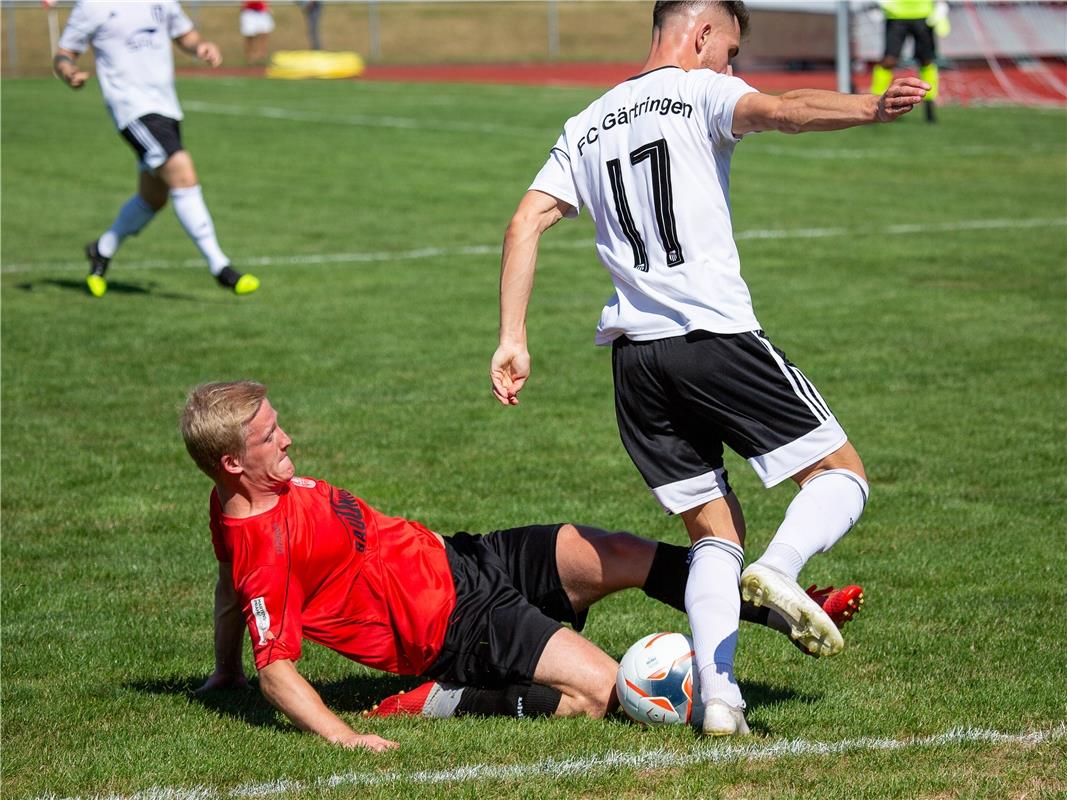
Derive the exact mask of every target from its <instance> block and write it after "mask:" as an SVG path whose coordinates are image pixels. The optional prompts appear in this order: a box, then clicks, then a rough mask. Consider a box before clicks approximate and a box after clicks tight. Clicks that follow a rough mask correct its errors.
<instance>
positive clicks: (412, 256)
mask: <svg viewBox="0 0 1067 800" xmlns="http://www.w3.org/2000/svg"><path fill="white" fill-rule="evenodd" d="M1065 226H1067V217H1050V218H1045V219H1040V218H1039V219H1025V218H1023V219H965V220H956V221H954V222H930V223H914V224H911V223H901V224H897V225H883V226H881V227H864V228H778V229H774V228H771V229H762V230H761V229H759V228H756V229H753V230H748V231H738V232H737V233H736V234H734V238H735V239H737V240H738V241H746V240H749V239H826V238H833V237H845V236H883V235H889V236H892V235H900V234H910V233H953V232H964V231H984V230H1004V229H1007V230H1022V229H1026V228H1055V227H1065ZM580 248H587V249H588V250H589V251H590V252H592V251H593V243H592V242H590V241H577V242H553V241H551V239H550V240H549V241H545V242H542V244H541V249H543V250H574V249H580ZM499 253H500V245H499V244H476V245H466V246H460V247H419V248H416V249H414V250H395V251H380V252H369V253H320V254H308V255H299V256H253V257H249V258H241V259H238V260H237V262H236V263H237V265H238V266H239V267H278V266H309V265H316V264H365V263H369V262H375V261H416V260H420V259H424V258H440V257H442V256H484V255H499ZM194 267H195V268H197V269H204V262H203V261H201V260H200V259H195V258H190V259H185V260H183V261H130V262H125V261H123V262H122V264H121V268H122V270H123V271H125V270H127V269H135V270H144V269H189V268H194ZM84 268H85V261H84V260H79V261H39V262H34V261H27V262H22V263H15V264H4V265H3V266H0V272H2V273H4V274H18V273H27V272H48V271H56V270H72V269H78V270H81V269H84Z"/></svg>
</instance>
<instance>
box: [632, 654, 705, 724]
mask: <svg viewBox="0 0 1067 800" xmlns="http://www.w3.org/2000/svg"><path fill="white" fill-rule="evenodd" d="M697 679H698V673H697V671H696V670H695V669H694V666H693V640H692V639H690V638H689V637H688V636H685V635H684V634H681V633H653V634H650V635H648V636H646V637H645V638H644V639H640V640H638V641H637V642H635V643H634V645H633V646H632V647H631V648H630V649H629V650H627V651H626V655H624V656H623V657H622V661H621V662H620V663H619V671H618V673H617V674H616V676H615V687H616V688H617V689H618V692H619V702H620V704H621V705H622V708H623V711H625V712H626V714H627V716H629V717H630V719H632V720H634V721H635V722H641V723H644V724H646V725H678V724H680V725H688V724H690V723H691V722H693V706H694V702H693V698H694V697H697V698H699V692H700V687H699V686H698V684H697ZM698 704H699V703H698Z"/></svg>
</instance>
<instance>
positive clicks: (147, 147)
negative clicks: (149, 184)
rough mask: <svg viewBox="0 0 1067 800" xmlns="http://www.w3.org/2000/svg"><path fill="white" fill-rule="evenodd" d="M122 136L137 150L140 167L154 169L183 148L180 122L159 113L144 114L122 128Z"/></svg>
mask: <svg viewBox="0 0 1067 800" xmlns="http://www.w3.org/2000/svg"><path fill="white" fill-rule="evenodd" d="M121 133H122V138H123V139H125V140H126V141H127V142H129V143H130V147H132V148H133V149H134V150H135V151H136V152H137V158H138V160H139V161H140V163H141V165H142V167H144V168H145V169H148V170H156V169H158V168H159V167H161V166H163V165H164V164H165V163H167V159H168V158H170V157H171V156H172V155H174V154H175V153H177V152H178V151H179V150H184V149H185V148H184V147H182V124H181V123H180V122H179V121H178V120H176V119H171V118H170V117H164V116H163V115H161V114H145V115H144V116H143V117H138V118H137V119H135V120H134V121H133V122H131V123H130V124H129V125H127V126H126V127H125V128H123V129H122V131H121Z"/></svg>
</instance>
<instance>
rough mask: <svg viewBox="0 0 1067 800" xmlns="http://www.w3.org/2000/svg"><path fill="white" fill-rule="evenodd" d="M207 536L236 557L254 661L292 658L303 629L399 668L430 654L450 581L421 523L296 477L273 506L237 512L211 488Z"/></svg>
mask: <svg viewBox="0 0 1067 800" xmlns="http://www.w3.org/2000/svg"><path fill="white" fill-rule="evenodd" d="M211 539H212V543H213V544H214V546H215V555H216V557H217V558H218V559H219V561H221V562H223V563H232V564H233V584H234V586H235V587H236V589H237V596H238V598H239V601H240V604H241V608H242V610H243V611H244V615H245V620H246V621H247V623H248V631H249V633H250V634H251V636H252V650H253V652H254V653H255V657H256V669H262V668H263V667H265V666H266V665H267V664H270V663H271V662H272V661H277V660H278V659H282V658H288V659H291V660H293V661H296V660H297V659H298V658H300V646H301V638H306V639H310V640H311V641H313V642H318V643H319V644H321V645H324V646H326V647H329V648H330V649H331V650H336V651H337V652H338V653H340V654H341V655H343V656H345V657H347V658H351V659H352V660H354V661H359V662H360V663H361V664H366V665H367V666H369V667H374V668H375V669H381V670H386V671H388V672H396V673H400V674H401V675H417V674H419V673H421V672H423V671H425V670H426V669H427V668H428V667H429V666H430V665H431V664H432V663H433V661H434V659H435V658H436V657H437V654H438V652H439V651H440V649H441V643H442V642H443V641H444V636H445V628H446V627H447V625H448V618H449V616H450V615H451V613H452V609H453V608H454V607H455V605H456V590H455V586H454V584H453V582H452V571H451V570H450V569H449V566H448V558H447V556H446V555H445V549H444V546H443V545H442V544H441V540H440V539H438V538H437V536H435V535H434V534H433V533H431V532H430V531H429V530H428V529H426V528H425V527H423V526H422V525H420V524H419V523H417V522H409V521H408V520H405V519H401V518H399V517H387V516H385V515H384V514H381V513H379V512H377V511H375V510H374V509H373V508H371V507H370V506H368V505H367V504H366V503H364V502H363V501H362V500H360V499H359V498H358V497H354V496H353V495H351V494H349V493H348V492H346V491H345V490H344V489H338V488H336V487H334V486H331V485H330V484H328V483H326V482H325V481H316V480H312V479H310V478H293V479H292V480H291V481H289V485H288V486H287V487H286V490H285V491H284V492H282V493H281V495H279V497H278V504H277V505H276V506H274V508H272V509H271V510H270V511H264V512H263V513H262V514H256V515H255V516H252V517H245V518H243V519H237V518H235V517H228V516H226V515H225V514H223V513H222V508H221V506H220V504H219V499H218V495H217V494H216V492H215V491H214V490H213V491H212V492H211Z"/></svg>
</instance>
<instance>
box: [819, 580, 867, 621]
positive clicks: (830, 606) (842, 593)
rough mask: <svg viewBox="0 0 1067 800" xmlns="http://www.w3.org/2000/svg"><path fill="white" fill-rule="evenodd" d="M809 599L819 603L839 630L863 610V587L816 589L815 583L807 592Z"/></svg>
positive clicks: (851, 585) (853, 585)
mask: <svg viewBox="0 0 1067 800" xmlns="http://www.w3.org/2000/svg"><path fill="white" fill-rule="evenodd" d="M805 591H806V592H807V593H808V597H810V598H811V599H812V600H814V601H815V602H816V603H818V604H819V605H820V606H821V607H822V610H823V611H825V612H826V614H827V616H829V617H830V619H832V620H833V621H834V625H836V626H837V627H838V628H841V627H843V626H844V624H845V623H846V622H848V621H849V620H851V619H852V618H853V617H855V616H856V615H857V614H858V613H860V611H862V610H863V587H861V586H856V585H855V584H850V585H849V586H845V587H842V588H841V589H835V588H834V587H833V586H827V587H826V588H825V589H816V588H815V584H814V583H813V584H812V585H811V586H809V587H808V588H807V589H806V590H805Z"/></svg>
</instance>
